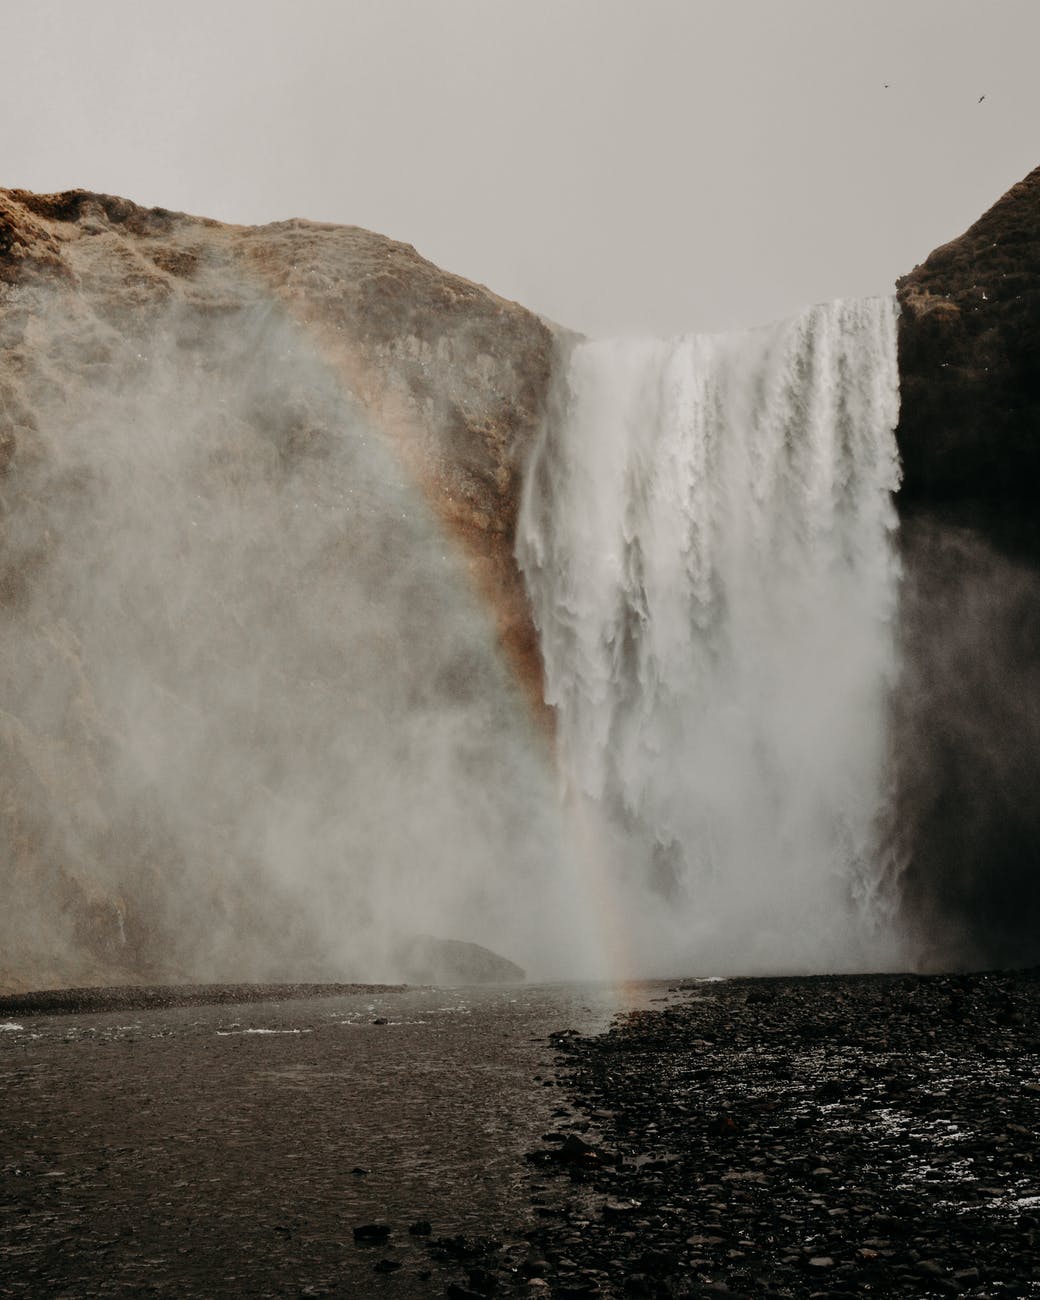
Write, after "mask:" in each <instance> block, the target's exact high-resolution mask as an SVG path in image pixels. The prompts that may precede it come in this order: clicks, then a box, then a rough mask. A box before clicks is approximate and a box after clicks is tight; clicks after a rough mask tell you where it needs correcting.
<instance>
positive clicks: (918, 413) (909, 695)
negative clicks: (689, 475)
mask: <svg viewBox="0 0 1040 1300" xmlns="http://www.w3.org/2000/svg"><path fill="white" fill-rule="evenodd" d="M898 295H899V301H900V304H901V306H902V314H901V318H900V332H899V368H900V381H901V402H902V410H901V416H900V426H899V430H898V437H899V444H900V451H901V454H902V460H903V471H904V480H903V488H902V491H901V493H900V496H899V507H900V515H901V519H902V526H901V530H900V546H901V549H902V553H903V560H904V570H905V574H904V581H903V591H902V600H901V620H900V626H901V639H902V649H903V656H902V658H903V671H902V677H901V680H900V684H899V689H898V690H897V693H896V696H895V700H894V721H895V739H894V764H893V766H894V781H895V789H896V796H895V803H896V810H895V817H894V826H895V839H896V852H897V855H898V858H899V861H900V867H901V870H902V871H903V881H904V897H905V907H906V911H907V913H908V916H909V918H910V920H911V922H912V923H913V924H914V925H916V927H917V929H918V931H919V934H920V947H921V952H922V960H923V961H924V962H925V963H929V962H931V963H935V964H942V963H943V962H946V963H948V962H950V961H951V960H952V961H954V962H960V963H968V964H975V965H983V966H985V965H996V964H1022V963H1031V962H1036V961H1037V960H1040V939H1038V935H1040V870H1038V856H1040V805H1038V802H1037V799H1036V790H1037V786H1038V781H1040V707H1038V701H1040V577H1038V568H1037V565H1038V563H1040V524H1038V520H1040V515H1038V513H1037V503H1036V494H1037V484H1038V483H1040V168H1037V169H1036V170H1034V171H1033V172H1031V173H1030V174H1029V175H1028V176H1027V177H1026V178H1025V179H1024V180H1023V181H1022V182H1021V183H1020V184H1018V185H1015V186H1013V187H1012V189H1011V190H1009V191H1008V193H1007V194H1005V195H1004V197H1003V198H1001V199H1000V200H999V201H998V202H997V203H996V204H994V206H993V207H992V208H991V209H990V210H989V211H988V212H987V213H986V214H985V215H984V216H982V217H981V218H980V219H979V220H978V221H977V222H976V223H975V224H974V225H973V226H972V227H971V228H970V229H969V230H968V231H966V232H965V234H963V235H962V236H960V238H958V239H954V240H952V241H951V242H950V243H948V244H944V245H943V246H942V247H941V248H938V249H936V250H935V252H933V253H932V254H931V255H930V256H929V257H928V258H927V259H926V260H925V261H924V262H923V263H922V264H921V265H920V266H918V267H916V268H915V269H914V270H913V271H912V272H911V273H910V274H909V275H906V276H904V277H903V278H902V279H901V280H900V281H899V282H898Z"/></svg>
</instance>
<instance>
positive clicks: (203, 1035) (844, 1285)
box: [0, 970, 1040, 1300]
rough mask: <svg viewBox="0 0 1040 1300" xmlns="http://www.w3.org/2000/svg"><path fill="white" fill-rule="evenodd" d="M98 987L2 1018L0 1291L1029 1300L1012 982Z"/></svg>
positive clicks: (1020, 975) (1017, 1022)
mask: <svg viewBox="0 0 1040 1300" xmlns="http://www.w3.org/2000/svg"><path fill="white" fill-rule="evenodd" d="M108 992H110V993H112V995H113V996H115V993H116V992H118V995H119V996H118V998H117V1000H116V1001H115V1002H114V1003H112V1004H111V1005H110V1004H108V1003H99V1002H98V1001H97V997H98V996H99V993H98V991H96V990H86V991H82V993H83V996H84V999H85V1000H84V1002H83V1004H82V1005H78V1006H74V1005H73V1000H74V999H73V995H72V994H70V995H68V998H67V1001H68V1003H69V1004H68V1006H67V1007H66V1009H67V1010H75V1011H77V1017H79V1014H80V1013H82V1012H83V1011H86V1010H90V1011H91V1012H98V1013H99V1015H98V1016H97V1017H95V1018H94V1019H92V1020H90V1021H83V1020H82V1019H81V1018H74V1017H71V1016H70V1017H64V1016H57V1015H54V1014H53V1012H54V1011H55V1010H56V1008H55V1007H53V1006H49V1007H47V1008H46V1010H47V1012H50V1013H51V1014H50V1015H47V1014H44V1015H41V1016H40V1017H38V1018H34V1019H32V1020H26V1021H25V1026H24V1034H23V1035H20V1034H19V1033H18V1032H16V1031H18V1030H19V1028H20V1026H19V1025H18V1024H15V1023H14V1022H10V1023H6V1024H4V1023H3V1021H4V1016H5V1015H6V1014H10V1000H8V1001H7V1002H4V1003H3V1004H0V1028H4V1029H6V1030H9V1031H11V1032H9V1033H7V1034H5V1038H7V1040H8V1042H7V1044H6V1046H7V1047H8V1049H9V1050H8V1056H7V1061H6V1073H4V1074H3V1075H2V1079H3V1084H2V1087H3V1088H4V1089H6V1098H7V1101H6V1108H7V1109H6V1115H7V1118H6V1120H5V1125H4V1126H3V1129H0V1135H2V1136H3V1137H4V1139H5V1141H6V1143H7V1147H8V1148H9V1150H8V1153H7V1157H6V1158H4V1159H0V1204H3V1205H5V1206H6V1208H7V1209H8V1210H9V1211H11V1217H10V1219H9V1222H8V1225H7V1230H6V1235H5V1231H0V1295H12V1296H13V1295H25V1294H43V1293H44V1290H47V1293H48V1294H49V1293H53V1288H54V1287H56V1286H57V1287H58V1289H60V1290H61V1292H62V1293H63V1294H67V1295H88V1294H90V1295H93V1294H99V1295H100V1294H111V1295H120V1294H138V1293H140V1291H141V1290H143V1289H147V1290H151V1291H163V1290H166V1291H167V1292H168V1293H169V1292H171V1291H173V1292H175V1293H177V1294H183V1295H203V1294H205V1295H209V1296H213V1295H234V1294H244V1293H245V1290H244V1289H243V1288H245V1289H246V1290H248V1292H249V1294H256V1295H261V1294H262V1295H350V1296H368V1295H372V1296H377V1295H378V1296H383V1295H386V1296H395V1297H397V1300H411V1298H412V1297H422V1296H444V1295H446V1296H449V1297H452V1298H453V1300H473V1298H474V1297H479V1296H499V1297H501V1296H506V1295H527V1296H541V1295H544V1296H551V1297H560V1298H565V1297H580V1296H602V1297H620V1296H630V1295H635V1296H640V1295H642V1296H651V1297H657V1298H669V1300H670V1298H673V1297H674V1298H679V1297H700V1296H714V1295H730V1296H744V1297H758V1296H777V1297H780V1296H788V1297H820V1298H823V1297H833V1298H840V1297H851V1296H877V1297H899V1296H922V1297H932V1296H966V1297H975V1298H976V1300H982V1298H983V1297H994V1298H995V1297H1003V1296H1035V1295H1040V1251H1038V1250H1037V1245H1038V1241H1037V1238H1038V1235H1040V1162H1038V1142H1037V1121H1038V1112H1040V1018H1038V1011H1040V971H1037V970H1033V971H1022V972H1015V973H998V974H994V973H990V974H972V975H958V976H927V977H914V976H862V977H837V976H835V977H816V978H800V979H795V978H785V979H738V980H729V981H697V982H690V983H684V984H682V985H679V986H675V987H674V988H672V989H671V990H668V989H667V986H659V987H658V988H657V989H656V990H653V989H651V990H644V991H643V992H642V994H641V996H640V997H639V998H636V997H635V996H633V998H632V999H631V1000H630V1001H629V1005H630V1006H641V1008H642V1009H639V1010H635V1011H630V1012H628V1013H626V1014H624V1015H622V1016H621V1017H620V1018H619V1019H618V1020H617V1021H616V1022H615V1023H614V1026H613V1028H611V1029H610V1031H609V1032H607V1033H603V1034H599V1035H587V1034H581V1033H578V1032H575V1030H574V1029H573V1028H571V1029H561V1030H560V1031H558V1032H555V1033H553V1034H552V1035H551V1037H550V1038H549V1039H547V1038H546V1036H545V1035H546V1034H547V1033H548V1029H549V1026H550V1025H552V1024H553V1022H554V1020H553V1019H551V1018H549V1017H550V1016H551V1017H553V1018H555V1017H559V1018H560V1019H557V1020H556V1023H560V1020H562V1018H563V1016H571V1015H573V1017H574V1018H573V1019H572V1020H571V1024H572V1025H581V1026H582V1027H583V1028H586V1029H587V1027H588V1024H589V1023H590V1017H591V1018H592V1019H593V1020H594V1019H595V1017H594V1014H593V1010H590V1008H592V1003H591V1002H590V1001H589V999H590V998H591V997H592V996H593V994H592V990H591V989H589V990H580V989H576V990H575V991H574V992H573V993H571V994H566V992H565V991H564V992H561V991H560V990H555V991H553V990H549V989H545V990H539V989H538V988H530V989H529V990H528V991H526V992H523V991H521V990H517V991H516V992H514V991H512V990H502V991H500V992H498V993H481V994H480V995H479V996H475V997H474V998H472V999H468V1000H467V999H463V1001H462V1002H459V1003H458V1005H456V1003H455V1002H452V1005H451V1007H441V1006H440V1002H441V1001H443V995H441V994H438V993H436V992H435V991H429V992H428V993H426V994H424V993H422V992H421V991H412V992H410V993H409V992H401V991H397V992H393V993H387V995H386V996H384V997H380V996H377V995H376V993H375V991H374V990H371V989H369V990H366V995H365V996H364V997H362V998H360V999H359V998H357V997H355V998H353V999H351V998H350V997H349V996H344V998H343V999H342V1000H341V1001H339V1002H337V1001H336V1000H335V999H332V1000H331V1001H329V1002H327V1003H326V1002H325V1001H324V1000H323V1001H322V1002H313V1003H308V1002H305V1001H285V1002H280V1001H276V1000H275V999H288V998H290V997H293V996H299V995H300V994H301V993H302V992H307V993H310V994H311V995H312V996H314V995H315V993H316V990H314V989H313V987H312V988H310V989H306V990H297V991H296V993H295V994H294V992H293V989H292V988H291V987H289V986H278V987H277V989H275V990H274V991H272V992H271V993H270V998H271V999H272V1000H271V1001H269V1002H267V1003H254V1006H253V1007H252V1008H251V1009H249V1010H248V1011H246V1012H242V1011H236V1012H235V1017H236V1018H235V1019H234V1020H232V1019H231V1017H230V1015H229V1013H226V1012H223V1011H221V1010H220V1009H219V1007H215V1008H213V1010H211V1011H210V1012H206V1011H201V1012H200V1011H195V1010H191V1011H178V1010H176V1009H173V1010H168V1009H164V1008H167V1007H169V1006H170V1005H171V1003H170V1001H169V999H172V998H176V997H179V996H180V995H181V994H182V993H184V994H187V993H191V994H193V996H194V999H195V1000H194V1001H192V1002H190V1003H188V1004H187V1005H190V1006H192V1007H195V1006H204V1004H205V1003H206V1002H213V1001H220V1000H224V1001H228V1000H230V999H231V998H232V997H233V996H234V995H235V993H236V986H222V987H219V988H210V989H195V990H178V989H172V990H155V989H148V990H120V991H108ZM250 994H251V998H252V999H255V998H256V988H255V986H254V987H252V988H251V989H250ZM153 995H154V996H155V997H158V996H160V995H161V996H162V997H163V998H165V999H167V1001H165V1002H156V1001H154V1000H153V1001H149V1000H148V999H149V998H152V997H153ZM369 995H371V996H369ZM135 996H137V998H138V1001H137V1004H136V1005H137V1006H138V1007H139V1008H140V1013H139V1015H138V1016H136V1017H127V1016H126V1012H127V1010H130V1009H131V1007H132V1006H133V1005H134V1002H133V998H134V997H135ZM568 997H569V998H570V1001H569V1002H568V1001H567V998H568ZM424 998H425V999H426V1001H423V999H424ZM431 999H432V1000H431ZM438 999H440V1000H439V1001H438ZM532 999H533V1001H531V1000H532ZM527 1001H531V1005H530V1007H526V1006H525V1005H524V1003H525V1002H527ZM543 1003H544V1005H543ZM651 1003H653V1004H655V1005H653V1006H651V1005H650V1004H651ZM181 1005H182V1006H183V1005H185V1004H184V1002H183V1001H182V1002H181ZM19 1006H20V1008H21V1009H20V1010H19V1013H18V1014H19V1016H20V1017H23V1018H24V1017H25V1016H26V1015H27V1014H31V1013H32V1011H33V1008H32V1007H29V1006H28V1005H27V1004H26V1000H25V999H24V998H23V999H21V1000H20V1003H19ZM568 1006H569V1007H570V1010H568ZM106 1008H107V1009H108V1010H115V1011H118V1016H117V1017H111V1016H110V1017H106V1016H105V1015H104V1014H103V1012H104V1010H105V1009H106ZM325 1008H331V1010H327V1009H325ZM40 1010H42V1008H40ZM446 1013H448V1014H446ZM156 1017H158V1019H157V1018H156ZM124 1020H126V1021H127V1023H123V1021H124ZM130 1021H132V1022H133V1023H130ZM600 1023H603V1022H602V1019H601V1020H600ZM553 1051H555V1066H554V1063H553V1056H552V1052H553ZM489 1083H490V1084H491V1085H492V1086H491V1088H490V1090H489V1088H488V1084H489ZM286 1090H288V1091H286ZM0 1109H2V1108H0ZM532 1116H536V1118H534V1119H533V1118H532ZM536 1125H545V1129H544V1132H543V1133H542V1138H541V1141H540V1143H539V1142H536V1141H535V1138H536V1135H537V1134H538V1133H539V1128H538V1127H537V1126H536ZM532 1142H534V1143H535V1145H534V1147H533V1148H532V1146H531V1144H532ZM2 1145H3V1144H2V1143H0V1146H2ZM525 1151H526V1157H525V1155H524V1152H525ZM524 1206H526V1207H527V1210H528V1211H529V1213H526V1214H524V1213H521V1212H520V1210H519V1209H518V1207H524ZM510 1207H512V1208H510ZM522 1219H524V1220H526V1221H523V1222H522V1221H521V1220H522ZM2 1223H3V1216H0V1226H2ZM510 1225H511V1226H510ZM59 1282H60V1284H61V1285H60V1286H59V1285H58V1284H59ZM48 1288H50V1289H48Z"/></svg>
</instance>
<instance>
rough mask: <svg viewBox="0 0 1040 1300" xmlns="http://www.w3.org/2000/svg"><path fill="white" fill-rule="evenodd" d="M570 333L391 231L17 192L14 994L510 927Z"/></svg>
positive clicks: (6, 744) (4, 333) (10, 409)
mask: <svg viewBox="0 0 1040 1300" xmlns="http://www.w3.org/2000/svg"><path fill="white" fill-rule="evenodd" d="M552 348H553V339H552V335H551V333H550V330H549V329H548V328H547V327H546V325H544V324H543V323H542V322H541V321H540V320H539V319H538V318H537V317H535V316H533V315H532V314H531V313H529V312H527V311H524V310H523V309H522V308H520V307H518V306H516V305H515V304H512V303H508V302H505V301H503V300H502V299H500V298H497V297H495V295H493V294H491V293H489V292H488V291H487V290H486V289H483V288H482V287H480V286H478V285H474V284H471V283H469V282H467V281H464V280H462V279H459V278H458V277H455V276H451V275H447V274H445V273H443V272H441V271H439V270H437V269H436V268H435V267H433V266H431V265H430V264H429V263H428V262H425V261H424V260H423V259H422V258H421V257H419V256H418V255H417V254H416V252H415V251H414V249H412V248H410V247H408V246H406V245H402V244H398V243H394V242H393V241H391V240H388V239H384V238H381V237H380V236H378V235H374V234H371V233H369V232H368V231H364V230H360V229H355V228H350V227H335V226H322V225H316V224H313V223H310V222H305V221H287V222H281V223H279V224H277V225H274V226H269V227H266V228H262V229H246V228H236V227H231V226H226V225H220V224H218V223H216V222H212V221H207V220H200V219H197V218H193V217H189V216H185V215H183V214H178V213H171V212H166V211H161V210H145V209H142V208H139V207H137V206H135V205H134V204H132V203H129V202H127V201H125V200H123V199H117V198H112V197H110V196H105V195H95V194H88V193H84V192H81V191H76V192H72V193H66V194H58V195H42V196H41V195H32V194H27V193H22V192H18V191H0V470H2V473H3V480H2V483H0V510H2V548H0V619H2V621H3V625H4V627H3V635H2V637H0V642H2V649H0V658H2V660H3V663H2V671H0V857H2V861H3V870H4V879H3V891H4V896H5V906H4V907H3V908H2V909H0V986H2V985H5V984H6V985H8V986H14V985H18V984H22V985H26V984H27V985H34V986H37V987H39V986H41V985H45V984H54V983H77V982H81V981H95V980H106V979H113V978H115V979H127V978H171V977H177V976H184V975H190V976H193V977H195V978H204V977H213V978H225V977H227V976H231V975H237V976H241V977H243V978H247V977H249V976H251V975H252V976H254V977H258V978H259V977H266V976H268V975H270V976H272V977H280V976H282V975H289V974H292V975H294V976H300V977H302V976H303V974H305V973H307V972H309V973H311V974H313V975H316V976H318V975H320V976H323V977H325V976H328V977H335V976H338V975H341V974H351V973H353V974H364V975H370V974H372V973H373V971H375V972H377V973H378V971H379V970H383V972H384V973H385V974H388V975H393V974H395V973H396V968H395V967H394V965H393V962H392V960H391V958H390V957H388V956H387V954H392V953H393V952H394V951H398V950H399V949H400V944H401V942H402V936H407V934H408V933H412V932H414V931H418V930H428V929H435V928H436V927H437V926H438V924H439V917H440V914H441V912H442V911H443V913H444V915H445V916H446V917H447V916H450V915H459V914H460V913H459V912H458V907H459V904H458V900H457V899H454V898H453V891H456V890H457V891H460V892H464V891H467V890H468V891H470V892H471V893H472V895H473V896H474V897H476V898H480V899H482V903H481V906H482V908H483V911H482V913H481V915H480V916H479V917H477V916H472V917H471V918H470V919H471V921H472V925H471V927H470V929H471V934H465V933H463V934H458V931H457V930H452V931H448V932H449V933H455V934H458V937H460V938H463V937H484V936H485V935H487V936H489V938H490V939H491V940H492V941H493V940H494V938H495V926H496V924H500V928H501V924H504V922H503V921H502V915H501V914H503V913H506V912H507V911H508V907H509V904H510V899H509V898H508V897H507V893H502V892H501V891H499V895H498V896H497V897H491V898H489V897H487V895H488V894H489V893H493V892H494V891H493V890H492V889H490V888H484V890H483V891H481V889H479V888H476V889H474V888H472V885H473V880H474V877H476V876H479V875H480V873H484V876H485V877H486V876H487V875H488V866H487V863H488V858H489V857H492V856H494V858H495V859H496V860H497V861H498V862H499V864H500V867H501V871H502V872H503V873H507V872H508V871H509V870H510V869H511V866H510V864H512V866H514V867H515V866H517V859H520V858H523V857H524V855H525V854H530V855H532V856H533V855H534V854H535V853H536V852H537V849H536V843H537V828H536V827H532V826H530V825H525V826H524V830H525V831H526V832H527V835H528V842H526V843H525V839H524V832H523V831H521V829H520V827H521V825H523V824H524V822H525V819H526V818H528V811H527V810H528V809H529V807H530V804H531V799H530V797H529V790H528V791H527V794H525V790H527V784H526V783H528V782H530V781H538V780H543V779H544V780H548V779H549V778H548V776H547V775H546V774H545V773H541V774H538V773H533V769H534V767H535V766H537V765H538V764H537V763H535V761H534V759H532V758H531V757H530V754H529V752H528V751H530V753H531V754H534V753H536V752H537V753H538V759H539V762H540V760H541V757H542V756H543V755H544V742H543V743H542V744H539V742H538V739H537V737H536V735H535V734H534V733H532V732H531V725H530V720H531V718H532V716H533V717H535V718H537V717H539V716H540V717H541V718H542V721H543V725H544V719H545V715H544V706H542V704H541V692H540V679H539V667H538V658H537V650H536V646H535V643H534V639H533V631H532V629H531V624H530V618H529V615H528V611H527V603H526V597H525V594H524V590H523V587H522V582H521V580H520V577H519V574H518V572H517V569H516V565H515V562H514V559H513V533H514V527H515V520H516V512H517V505H518V499H519V492H518V472H519V465H520V461H521V459H522V453H523V450H524V448H525V447H526V445H527V444H528V442H529V441H530V439H531V438H532V437H533V436H534V434H535V432H536V430H537V428H538V425H539V421H540V419H541V417H542V404H543V401H544V397H545V393H546V391H547V388H548V381H549V373H550V368H551V354H552ZM106 537H107V540H106ZM496 642H497V646H498V648H499V651H504V656H502V655H500V654H499V653H498V652H496V648H495V646H496ZM503 661H504V662H508V663H509V664H510V666H511V668H512V672H506V671H504V670H503V667H502V663H503ZM516 681H519V682H520V683H521V684H522V686H523V687H524V688H525V689H526V690H527V691H528V693H529V702H528V704H527V705H525V704H524V702H523V701H522V700H521V699H520V698H519V697H517V698H515V699H514V696H515V695H516V692H515V689H514V686H513V684H512V683H514V682H516ZM489 701H490V702H489ZM532 703H533V704H534V707H532ZM529 733H530V734H529ZM517 737H519V738H520V739H519V740H517ZM542 766H544V764H542ZM460 791H462V792H465V794H464V795H460V794H459V793H458V792H460ZM460 798H461V799H463V800H464V806H460V804H459V800H460ZM536 802H537V801H536ZM546 802H547V803H548V802H551V801H546ZM503 845H504V846H505V847H503ZM345 863H349V868H348V869H345V865H344V864H345ZM531 870H534V868H533V867H532V866H531V864H530V863H525V864H524V865H523V868H522V870H521V871H520V873H519V874H520V875H523V874H526V873H528V872H530V871H531ZM536 874H537V871H536ZM412 876H414V880H412V879H411V877H412ZM348 878H349V882H350V883H348ZM337 881H338V882H339V884H335V883H331V884H330V882H337ZM330 890H331V893H330ZM337 891H338V892H337ZM401 897H403V898H405V899H406V900H408V903H407V905H406V907H405V913H406V914H405V915H404V916H402V917H399V918H397V919H396V920H394V921H390V920H389V919H388V916H389V910H390V903H391V900H393V899H395V898H401ZM453 907H454V908H455V911H454V912H453V910H452V909H453ZM461 914H462V915H465V914H466V913H465V907H464V906H463V907H462V913H461ZM495 915H498V917H499V921H498V922H496V920H495ZM343 918H351V920H350V921H349V923H347V922H345V921H344V920H343ZM445 924H448V922H447V921H446V922H445ZM344 928H346V929H349V930H350V933H349V934H345V933H344ZM442 933H443V931H442ZM387 962H389V963H390V964H389V965H387ZM381 963H382V964H381Z"/></svg>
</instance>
